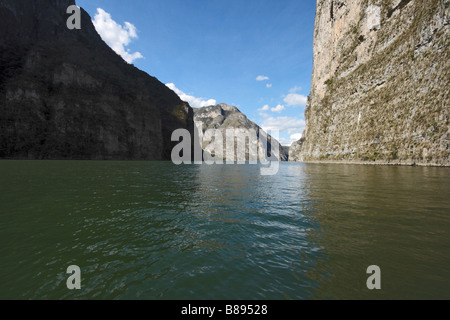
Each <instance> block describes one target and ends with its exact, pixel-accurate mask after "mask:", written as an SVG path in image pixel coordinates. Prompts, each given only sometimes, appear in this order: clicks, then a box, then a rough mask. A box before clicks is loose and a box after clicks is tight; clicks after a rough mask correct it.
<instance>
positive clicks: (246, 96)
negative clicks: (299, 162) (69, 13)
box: [77, 0, 316, 144]
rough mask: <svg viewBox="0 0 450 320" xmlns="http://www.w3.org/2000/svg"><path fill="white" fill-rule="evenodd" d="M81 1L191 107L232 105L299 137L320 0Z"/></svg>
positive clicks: (110, 38)
mask: <svg viewBox="0 0 450 320" xmlns="http://www.w3.org/2000/svg"><path fill="white" fill-rule="evenodd" d="M77 4H78V5H79V6H81V7H83V8H84V9H85V10H86V11H87V12H88V13H89V14H90V15H91V17H92V19H93V20H94V21H95V25H96V28H97V30H98V31H99V33H100V34H101V35H102V38H103V39H104V40H105V42H107V43H108V44H109V45H110V46H111V47H113V49H115V50H116V52H119V53H121V55H122V56H123V57H124V59H126V60H128V61H129V62H132V63H133V64H134V65H135V66H136V67H138V68H140V69H142V70H144V71H146V72H147V73H149V74H150V75H152V76H155V77H157V78H158V79H159V80H160V81H162V82H163V83H165V84H169V87H171V88H172V89H173V90H174V91H176V92H177V93H178V94H179V95H180V96H181V97H182V98H184V100H188V102H190V103H191V105H192V106H193V107H195V106H200V105H206V104H209V103H212V102H217V103H222V102H223V103H227V104H230V105H235V106H237V107H238V108H239V109H240V110H241V111H242V112H243V113H245V114H246V115H247V116H248V117H249V118H250V119H251V120H252V121H254V122H256V123H257V124H258V125H260V126H262V127H263V128H264V129H268V130H270V129H279V130H280V131H281V132H280V141H281V142H282V143H283V144H289V143H290V142H291V141H293V140H296V139H298V138H300V134H301V133H302V131H303V129H304V109H305V100H306V96H308V94H309V92H310V84H311V74H312V66H313V65H312V63H313V60H312V59H313V52H312V41H313V29H314V16H315V4H316V1H315V0H133V1H123V0H121V1H119V0H77ZM98 9H102V10H100V11H99V10H98ZM96 16H97V17H96ZM257 79H258V80H260V81H258V80H257Z"/></svg>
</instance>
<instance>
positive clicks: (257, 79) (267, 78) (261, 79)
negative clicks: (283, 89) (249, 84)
mask: <svg viewBox="0 0 450 320" xmlns="http://www.w3.org/2000/svg"><path fill="white" fill-rule="evenodd" d="M266 80H270V78H269V77H266V76H257V77H256V81H266Z"/></svg>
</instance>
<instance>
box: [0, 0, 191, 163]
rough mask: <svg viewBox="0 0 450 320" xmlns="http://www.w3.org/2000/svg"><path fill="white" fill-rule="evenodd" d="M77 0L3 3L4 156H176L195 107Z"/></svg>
mask: <svg viewBox="0 0 450 320" xmlns="http://www.w3.org/2000/svg"><path fill="white" fill-rule="evenodd" d="M73 4H75V1H74V0H0V39H1V41H0V158H14V159H18V158H21V159H120V160H162V159H170V153H171V150H172V147H173V145H174V143H172V142H171V134H172V132H173V130H175V129H178V128H186V129H188V130H190V131H191V132H193V111H192V109H191V108H190V107H189V105H188V104H187V103H185V102H182V101H181V100H180V99H179V97H178V96H177V95H176V94H175V93H174V92H172V91H171V90H170V89H168V88H167V87H166V86H165V85H164V84H162V83H161V82H159V81H158V80H157V79H156V78H153V77H151V76H149V75H148V74H146V73H145V72H142V71H140V70H138V69H137V68H135V67H134V66H132V65H129V64H127V63H126V62H125V61H123V59H122V58H121V57H120V56H118V55H117V54H116V53H115V52H114V51H112V50H111V49H110V48H109V47H108V46H107V45H106V44H105V43H104V42H103V40H102V39H101V38H100V36H99V35H98V34H97V32H96V30H95V28H94V26H93V24H92V21H91V18H90V17H89V15H88V14H87V13H86V12H85V11H84V10H82V19H81V28H82V29H81V30H69V29H68V28H67V26H66V21H67V19H68V17H69V15H68V14H67V13H66V10H67V7H68V6H70V5H73Z"/></svg>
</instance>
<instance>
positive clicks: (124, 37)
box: [92, 8, 143, 63]
mask: <svg viewBox="0 0 450 320" xmlns="http://www.w3.org/2000/svg"><path fill="white" fill-rule="evenodd" d="M92 22H93V23H94V26H95V29H96V30H97V32H98V33H99V34H100V36H101V37H102V39H103V41H105V42H106V43H107V44H108V45H109V46H110V47H111V49H113V50H114V51H115V52H116V53H117V54H118V55H120V56H121V57H122V58H123V59H124V60H125V61H126V62H128V63H133V61H134V60H136V59H141V58H143V56H142V54H141V53H140V52H134V53H131V52H130V50H129V49H126V48H125V47H126V46H128V45H129V44H130V42H131V40H132V39H137V38H138V36H137V32H136V27H135V26H134V25H133V24H131V23H129V22H125V24H124V25H123V26H121V25H120V24H118V23H117V22H115V21H114V20H113V19H112V18H111V15H110V14H109V13H108V12H106V11H105V10H103V9H101V8H98V9H97V14H96V15H95V16H94V20H93V21H92Z"/></svg>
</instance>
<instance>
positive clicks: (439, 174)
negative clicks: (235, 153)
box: [0, 161, 450, 299]
mask: <svg viewBox="0 0 450 320" xmlns="http://www.w3.org/2000/svg"><path fill="white" fill-rule="evenodd" d="M0 178H1V180H0V299H328V298H330V299H394V298H400V299H418V298H420V299H422V298H425V299H429V298H437V299H441V298H445V299H449V298H450V184H449V181H450V169H448V168H416V167H375V166H354V165H330V164H324V165H320V164H290V163H283V164H281V166H280V171H279V173H278V174H277V175H275V176H261V175H260V170H259V168H258V167H257V166H251V165H243V166H237V165H236V166H230V165H223V166H207V165H202V166H194V165H192V166H179V167H177V166H175V165H173V164H171V163H170V162H151V163H148V162H77V161H74V162H52V161H42V162H40V161H38V162H29V161H17V162H15V161H1V162H0ZM73 264H75V265H78V266H80V268H81V273H82V276H81V277H82V288H81V290H79V291H70V290H68V289H67V287H66V280H67V277H68V276H69V275H67V274H66V269H67V267H68V266H70V265H73ZM370 265H378V266H379V267H380V268H381V282H382V289H381V290H378V291H371V290H368V289H367V286H366V280H367V278H368V276H369V275H367V274H366V269H367V267H368V266H370Z"/></svg>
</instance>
